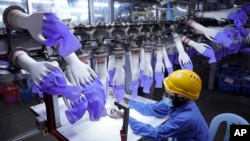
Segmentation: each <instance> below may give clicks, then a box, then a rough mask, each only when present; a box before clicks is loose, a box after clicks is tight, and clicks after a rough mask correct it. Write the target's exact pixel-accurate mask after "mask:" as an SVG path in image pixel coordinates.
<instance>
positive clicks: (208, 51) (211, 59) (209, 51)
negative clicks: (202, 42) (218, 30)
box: [203, 46, 216, 64]
mask: <svg viewBox="0 0 250 141" xmlns="http://www.w3.org/2000/svg"><path fill="white" fill-rule="evenodd" d="M205 47H206V50H205V51H204V52H203V55H204V56H206V57H208V58H209V61H208V62H209V64H210V63H215V62H216V58H215V53H214V50H213V49H212V48H211V47H210V46H205Z"/></svg>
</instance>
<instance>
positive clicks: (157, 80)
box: [155, 72, 164, 88]
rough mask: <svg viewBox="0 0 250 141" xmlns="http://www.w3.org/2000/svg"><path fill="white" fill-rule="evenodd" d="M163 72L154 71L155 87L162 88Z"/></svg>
mask: <svg viewBox="0 0 250 141" xmlns="http://www.w3.org/2000/svg"><path fill="white" fill-rule="evenodd" d="M163 78H164V73H163V72H155V88H162V81H163Z"/></svg>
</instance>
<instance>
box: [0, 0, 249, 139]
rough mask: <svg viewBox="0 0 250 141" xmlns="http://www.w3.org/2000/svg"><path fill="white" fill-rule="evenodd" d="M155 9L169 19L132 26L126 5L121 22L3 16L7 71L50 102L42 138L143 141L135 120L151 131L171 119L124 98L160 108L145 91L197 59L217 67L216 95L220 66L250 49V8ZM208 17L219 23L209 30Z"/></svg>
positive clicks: (11, 9)
mask: <svg viewBox="0 0 250 141" xmlns="http://www.w3.org/2000/svg"><path fill="white" fill-rule="evenodd" d="M126 3H129V2H126ZM131 3H132V2H131ZM176 3H182V4H184V5H186V6H187V7H188V8H187V9H181V10H186V13H185V15H184V16H183V15H181V16H179V17H176V16H175V17H174V16H173V13H172V11H171V5H174V4H176ZM111 4H114V1H112V2H111ZM154 4H155V6H156V9H158V12H157V13H158V14H160V13H162V12H163V13H164V12H165V13H167V16H166V15H165V17H167V18H166V19H160V18H157V20H150V18H152V12H148V11H147V12H145V11H143V12H142V11H139V10H135V11H134V12H132V14H131V15H132V18H131V19H132V21H131V20H127V21H126V19H127V18H128V17H126V16H128V15H126V11H128V10H130V9H128V8H126V7H125V8H124V7H123V9H122V8H121V9H120V10H122V11H123V12H124V13H125V14H124V13H123V14H120V15H118V17H119V18H117V19H118V20H117V21H118V22H117V21H115V22H106V23H105V21H104V22H100V23H96V24H82V23H80V24H77V25H76V24H72V23H71V20H70V19H67V18H64V17H63V18H62V17H60V16H59V15H60V13H59V14H58V12H57V13H53V12H33V13H32V12H27V11H25V10H24V9H23V8H22V7H20V6H17V5H10V6H8V7H7V8H6V9H5V10H4V11H3V14H2V17H3V23H4V25H5V26H6V31H5V33H4V35H3V36H6V38H7V39H9V40H8V46H9V47H8V51H7V53H6V55H7V57H6V58H7V60H8V62H9V64H10V66H9V67H8V68H7V69H9V70H11V71H12V72H13V71H18V72H19V70H20V69H21V70H24V71H25V72H26V73H27V74H29V76H30V78H31V80H32V82H33V84H32V92H33V93H37V94H39V96H40V97H41V98H43V100H44V103H41V104H38V105H34V106H32V107H31V110H32V111H33V112H34V113H35V115H36V119H35V121H36V124H37V128H38V129H39V130H40V131H41V132H42V133H43V134H46V133H50V134H52V135H53V136H54V137H55V138H57V139H58V140H62V141H64V140H65V141H66V140H70V141H79V140H84V141H93V140H103V141H110V140H122V141H126V140H128V141H134V140H139V139H140V138H141V137H140V136H138V135H136V134H135V133H133V132H132V130H131V128H130V127H129V126H128V117H129V115H132V116H133V117H134V118H136V119H140V120H141V121H142V122H144V123H148V124H150V125H152V126H157V125H160V124H161V123H163V122H164V121H166V120H167V117H166V118H163V119H159V118H156V117H146V116H143V115H140V114H139V113H137V112H136V111H135V110H133V109H130V108H129V106H128V105H126V104H125V103H124V102H123V98H124V97H128V98H130V99H134V100H137V101H143V102H146V103H152V102H154V100H151V99H148V98H145V97H141V96H139V95H138V89H139V88H140V87H141V88H142V90H143V93H145V94H148V95H151V94H152V89H153V88H163V84H162V81H163V79H164V77H166V74H170V73H172V72H173V71H174V70H175V66H178V67H179V68H180V69H189V70H193V69H194V67H195V66H194V64H193V63H192V58H193V57H194V56H204V57H205V58H206V59H207V63H209V64H211V68H210V69H211V72H210V73H211V74H210V75H211V77H210V79H211V80H209V81H210V82H209V86H208V87H209V88H210V89H212V88H213V82H212V81H213V80H214V76H213V75H215V69H216V68H215V64H216V62H217V61H219V60H221V59H222V58H223V57H224V56H227V55H230V54H235V53H237V52H239V51H245V52H247V51H248V48H244V47H245V45H247V44H250V34H249V26H246V24H247V23H248V17H249V16H248V14H249V13H250V5H249V4H243V5H237V6H236V5H235V6H234V7H231V8H226V9H222V10H210V11H202V10H199V9H197V7H196V8H195V5H196V6H197V4H199V3H198V2H197V1H178V0H176V1H175V0H172V1H168V0H159V1H155V2H154ZM92 8H93V7H92ZM89 10H91V7H89ZM61 11H62V10H61ZM111 12H114V9H113V10H112V9H111ZM118 13H119V12H118ZM129 13H130V12H129ZM113 15H114V14H113ZM121 17H124V19H122V18H121ZM204 19H205V20H206V19H210V20H212V21H213V22H215V21H217V22H218V23H220V24H219V25H216V24H214V23H211V24H210V25H209V24H207V23H205V22H204V21H205V20H204ZM214 25H216V26H214ZM16 34H28V35H30V37H31V38H33V39H34V40H35V41H37V42H38V43H40V44H41V46H42V47H41V49H39V54H38V56H39V57H42V58H44V59H43V60H42V61H40V60H37V59H36V57H34V56H33V54H34V53H33V52H31V51H29V50H28V49H26V48H25V47H22V46H19V45H18V46H13V44H12V42H11V40H10V39H11V38H14V37H15V36H16ZM5 69H6V68H5ZM114 107H115V108H117V109H121V110H123V111H124V116H123V118H119V115H115V113H114V112H112V111H111V110H110V109H112V108H114Z"/></svg>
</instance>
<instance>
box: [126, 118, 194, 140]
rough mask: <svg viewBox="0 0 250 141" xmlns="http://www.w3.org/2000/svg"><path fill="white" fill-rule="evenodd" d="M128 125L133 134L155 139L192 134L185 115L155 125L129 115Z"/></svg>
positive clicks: (185, 136)
mask: <svg viewBox="0 0 250 141" xmlns="http://www.w3.org/2000/svg"><path fill="white" fill-rule="evenodd" d="M183 116H184V115H183ZM129 125H130V127H131V129H132V130H133V132H134V133H135V134H137V135H140V136H143V137H150V138H154V139H155V140H161V139H163V138H168V137H180V138H187V137H190V136H193V134H194V132H193V131H194V130H193V129H192V128H193V127H192V125H191V124H190V122H189V120H188V119H187V118H185V117H181V118H176V119H172V120H171V119H170V120H167V121H166V122H165V123H163V124H161V125H159V126H157V127H153V126H151V125H149V124H146V123H142V122H140V121H137V120H136V119H134V118H132V117H129Z"/></svg>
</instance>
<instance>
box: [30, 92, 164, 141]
mask: <svg viewBox="0 0 250 141" xmlns="http://www.w3.org/2000/svg"><path fill="white" fill-rule="evenodd" d="M126 96H127V97H130V96H129V95H126ZM133 100H136V101H143V102H145V103H154V102H156V101H153V100H150V99H146V98H143V97H140V96H138V97H136V98H134V99H133ZM114 101H115V99H114V98H113V97H111V96H108V98H107V103H106V106H105V107H106V109H107V111H108V112H109V110H110V109H111V108H116V106H115V105H114ZM58 105H59V107H58V108H59V111H60V112H59V113H60V114H59V115H60V124H61V126H60V127H58V128H57V131H58V132H59V133H60V134H62V135H63V136H64V137H65V138H66V139H68V140H70V141H95V140H101V141H120V140H121V137H120V130H121V128H122V123H123V119H114V118H110V117H109V116H106V117H102V118H101V119H100V120H99V121H90V120H89V115H88V112H86V113H85V115H84V116H83V117H82V119H81V120H79V121H77V122H76V123H75V124H70V123H69V122H68V120H67V118H66V116H65V114H64V111H65V110H66V109H67V106H66V105H65V103H64V101H63V98H58ZM31 110H32V111H34V112H35V113H36V114H37V115H39V116H41V117H43V118H44V119H45V120H46V108H45V104H44V103H43V104H38V105H35V106H31ZM130 116H132V117H134V118H136V119H137V120H138V121H141V122H144V123H147V124H150V125H152V126H154V127H156V126H157V125H160V124H162V123H163V122H164V121H166V120H167V117H166V118H161V119H160V118H156V117H153V116H143V115H141V114H140V113H138V112H137V111H135V110H133V109H130ZM140 138H141V136H138V135H136V134H134V133H133V131H132V130H131V128H130V127H128V136H127V140H128V141H136V140H139V139H140Z"/></svg>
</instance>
